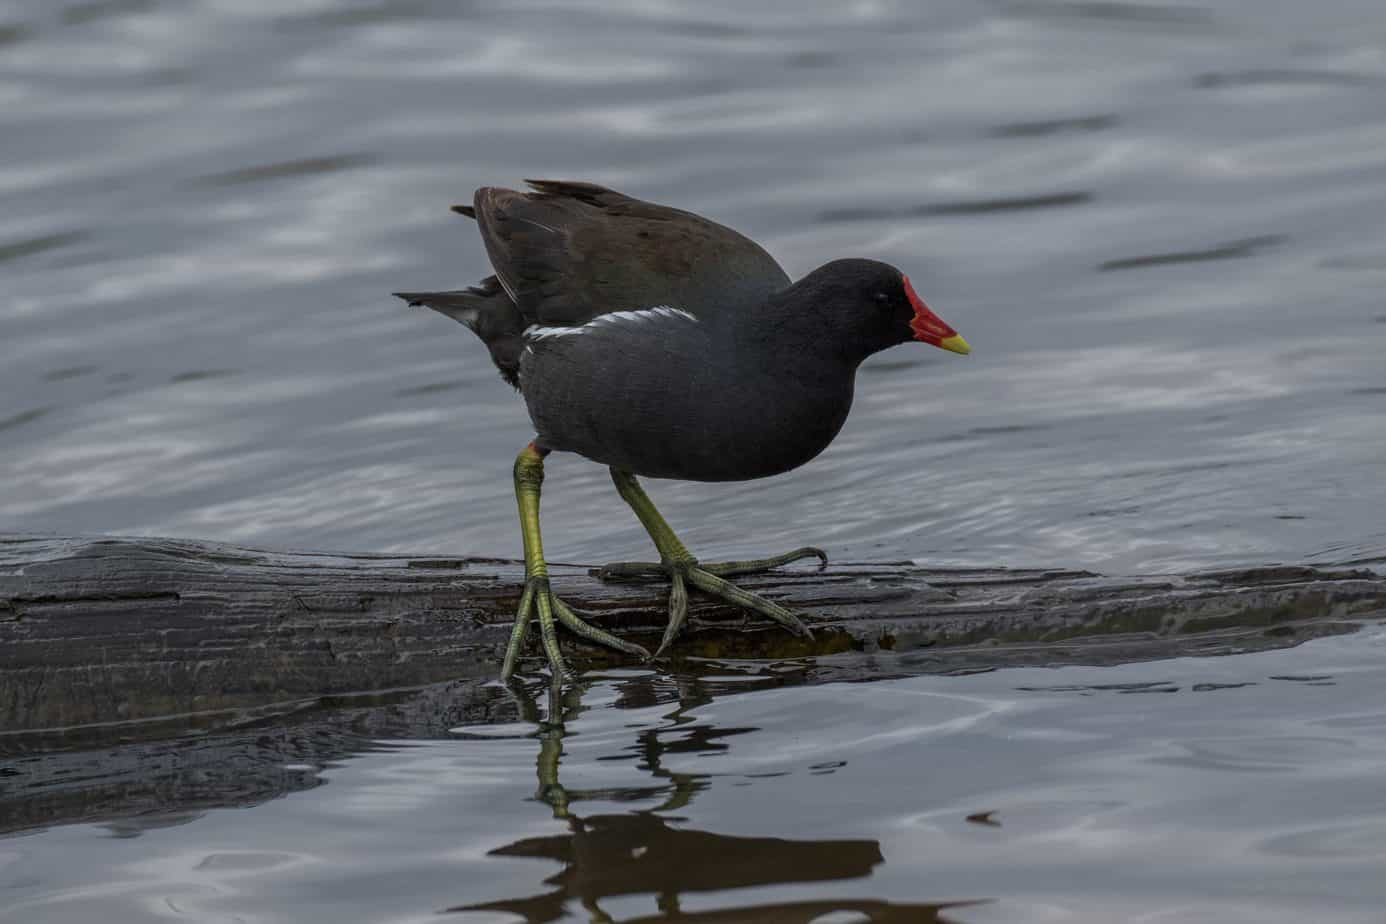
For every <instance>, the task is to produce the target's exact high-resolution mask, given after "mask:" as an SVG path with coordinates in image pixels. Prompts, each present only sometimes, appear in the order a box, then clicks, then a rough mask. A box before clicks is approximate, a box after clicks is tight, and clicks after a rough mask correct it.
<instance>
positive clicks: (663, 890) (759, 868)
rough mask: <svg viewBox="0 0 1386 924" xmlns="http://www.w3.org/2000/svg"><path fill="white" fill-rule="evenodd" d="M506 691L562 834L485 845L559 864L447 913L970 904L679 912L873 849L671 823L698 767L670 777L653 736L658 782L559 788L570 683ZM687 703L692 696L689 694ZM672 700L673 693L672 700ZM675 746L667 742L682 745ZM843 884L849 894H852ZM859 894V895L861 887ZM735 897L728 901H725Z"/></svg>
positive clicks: (645, 918) (932, 916)
mask: <svg viewBox="0 0 1386 924" xmlns="http://www.w3.org/2000/svg"><path fill="white" fill-rule="evenodd" d="M510 689H511V693H512V695H513V696H514V697H515V699H516V702H517V705H518V707H519V712H520V716H521V717H522V718H523V719H524V720H525V721H528V722H531V723H533V724H534V725H535V727H536V728H537V733H536V735H535V737H536V738H537V739H538V741H539V755H538V760H537V763H536V766H537V773H538V777H539V786H538V790H537V792H536V798H537V799H538V800H539V801H541V802H543V803H545V804H546V805H548V806H549V808H550V809H551V810H552V812H553V817H554V818H556V819H560V820H562V821H564V822H565V823H566V828H567V830H566V831H563V832H561V833H556V834H551V835H545V836H542V837H530V838H524V839H522V840H518V841H515V842H514V843H511V844H506V845H504V846H501V847H497V848H495V849H494V850H491V851H490V855H491V856H497V857H529V858H533V859H543V860H549V861H553V862H556V863H560V864H562V867H563V868H562V870H561V871H559V872H558V873H557V874H555V875H553V876H550V877H549V878H547V879H545V880H544V881H543V885H544V886H546V887H548V888H546V889H545V890H543V891H541V892H539V893H538V894H535V895H531V896H528V897H525V898H515V899H505V900H502V901H494V902H487V903H485V904H475V905H461V906H456V907H453V908H448V909H446V910H447V911H448V912H463V911H501V912H507V913H509V914H513V915H518V916H519V917H520V918H522V919H523V920H524V921H525V922H526V924H546V922H550V921H558V920H561V919H564V918H570V915H571V913H572V910H574V909H572V908H571V903H576V904H577V905H578V906H579V907H581V908H583V909H584V910H585V911H586V914H587V920H588V921H590V922H592V924H616V919H615V918H613V917H611V916H610V915H609V914H608V913H607V912H605V911H603V910H602V908H601V905H600V903H601V902H602V901H603V900H605V899H610V898H615V897H620V896H638V895H648V896H650V898H651V899H652V902H651V904H652V905H653V907H652V908H651V909H650V910H651V911H653V912H655V913H654V914H641V915H640V916H638V917H634V918H625V919H623V921H622V924H653V922H656V921H668V922H685V924H734V922H735V924H742V922H757V924H809V922H811V921H814V920H815V919H817V918H821V917H823V916H824V915H828V914H830V913H832V912H855V913H856V918H855V920H858V921H862V922H868V921H869V922H872V924H906V922H908V924H928V922H939V924H947V922H948V921H949V920H950V919H949V918H948V917H947V916H946V915H945V914H944V912H945V911H946V909H948V908H957V907H962V906H966V905H973V904H977V902H948V903H938V904H900V903H892V902H888V901H882V900H875V899H869V898H862V899H842V900H806V901H801V902H788V903H783V902H782V903H776V904H758V905H756V904H753V905H746V904H737V905H736V906H735V907H728V908H723V909H716V910H710V911H697V912H684V911H682V910H681V909H680V903H679V899H680V896H681V895H684V894H686V893H689V892H702V893H707V892H720V891H724V890H731V889H748V888H755V887H766V886H782V885H785V884H792V883H822V882H829V881H840V880H851V879H863V878H865V877H867V876H869V875H870V874H871V871H872V869H873V868H874V867H876V866H877V865H879V864H881V863H884V862H885V858H884V857H883V856H882V855H881V848H880V844H879V842H877V841H873V840H786V839H782V838H776V837H733V836H730V835H724V834H714V833H712V832H710V831H698V830H690V829H689V828H686V827H682V826H679V827H675V825H681V824H682V823H683V822H685V821H687V819H685V818H679V817H672V816H663V815H661V814H659V813H661V812H667V811H674V810H678V809H679V808H682V807H686V806H687V805H689V803H690V802H691V801H692V799H693V798H694V796H695V795H696V794H697V793H699V792H701V791H703V790H704V789H705V788H706V787H707V785H708V783H707V781H708V776H707V775H705V774H678V773H671V772H669V771H668V770H666V769H665V768H664V767H663V766H662V762H661V760H660V757H661V755H662V753H663V752H664V751H665V750H666V749H669V746H668V744H667V743H666V742H664V741H662V740H661V738H660V736H659V735H658V734H657V732H656V731H653V730H647V731H646V732H642V733H641V738H640V740H639V741H638V743H637V747H636V748H635V749H634V750H635V751H636V752H637V753H638V754H639V755H640V758H641V761H640V764H641V767H642V769H645V770H647V771H648V772H650V773H651V775H652V776H654V777H655V778H656V780H658V781H659V783H658V784H656V785H652V786H649V787H635V788H624V789H615V790H573V791H569V790H568V789H567V788H566V787H564V786H563V784H562V783H561V782H560V781H559V768H560V764H561V762H562V758H563V741H564V736H565V735H566V734H567V732H566V726H565V723H566V722H568V721H571V720H572V719H574V718H576V716H577V715H578V714H580V713H581V712H582V703H581V690H580V689H579V688H578V687H577V686H576V685H571V686H568V687H567V688H566V689H564V688H563V686H562V684H561V683H560V682H559V681H558V680H557V679H556V680H555V681H554V682H553V683H552V684H551V685H548V687H547V689H546V690H543V691H538V692H539V694H540V695H541V696H545V697H546V700H547V702H546V708H545V709H544V710H542V712H541V710H540V709H539V706H538V701H537V699H536V697H535V696H534V695H533V693H531V692H530V690H529V689H527V688H526V687H524V686H521V685H520V684H519V683H518V682H512V684H511V687H510ZM690 698H691V699H693V700H694V701H695V702H696V703H697V704H699V705H700V704H701V703H702V702H706V699H705V698H702V697H697V696H694V697H690ZM681 699H682V697H681ZM688 708H692V704H690V703H688V702H683V703H681V705H680V707H679V710H678V711H676V712H675V713H674V716H673V718H674V721H675V725H674V728H675V729H677V730H678V732H679V734H680V736H681V737H682V738H684V739H686V737H687V735H688V733H689V732H690V731H692V726H691V725H690V723H689V721H688V720H687V719H686V718H683V719H682V720H681V717H680V713H681V712H682V711H683V710H684V709H688ZM720 734H727V733H718V732H717V731H716V730H715V729H703V734H702V735H701V739H702V740H704V741H707V740H712V739H715V738H717V737H719V735H720ZM684 749H686V748H679V750H684ZM661 797H662V801H661V802H660V803H659V804H658V805H656V806H655V807H653V808H643V809H639V810H635V811H631V812H628V813H624V814H606V815H587V816H579V815H577V814H575V813H574V811H573V806H574V805H575V804H576V803H579V802H582V801H595V800H600V801H603V802H608V803H610V802H635V801H639V802H648V801H652V800H654V799H660V798H661ZM853 891H856V890H855V889H854V890H853ZM861 891H868V894H869V890H867V889H862V890H861ZM737 900H738V901H739V902H740V901H745V898H744V897H742V896H740V895H739V896H738V899H737Z"/></svg>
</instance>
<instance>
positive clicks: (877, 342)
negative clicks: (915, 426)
mask: <svg viewBox="0 0 1386 924" xmlns="http://www.w3.org/2000/svg"><path fill="white" fill-rule="evenodd" d="M794 290H801V292H800V294H799V295H798V299H802V300H803V302H804V303H807V304H812V305H813V306H814V308H815V309H816V310H815V312H814V313H815V315H816V317H817V319H818V321H819V323H820V324H821V325H822V328H823V329H822V330H821V334H822V335H824V336H825V337H828V338H833V339H835V340H836V341H837V342H838V344H839V345H840V346H841V347H843V348H845V349H846V351H847V352H848V353H849V354H859V355H855V356H854V357H853V358H855V359H856V360H857V361H858V362H860V361H861V360H862V359H865V358H866V357H867V356H870V355H871V354H872V353H876V352H878V351H880V350H884V349H886V348H887V347H892V346H895V345H897V344H901V343H909V342H910V341H918V342H920V343H927V344H930V345H932V346H936V347H940V348H941V349H945V350H950V351H952V352H954V353H963V354H966V353H970V352H972V348H971V347H970V346H968V344H967V341H966V340H964V339H963V338H962V337H961V336H960V335H959V334H958V332H957V331H955V330H953V328H951V327H949V326H948V324H947V322H945V321H944V320H943V319H942V318H940V317H939V316H938V315H936V314H934V313H933V311H931V310H930V309H929V306H928V305H926V304H924V300H923V299H922V298H920V297H919V294H918V293H917V292H915V291H914V286H913V285H911V284H910V280H909V277H908V276H906V275H905V274H904V273H902V272H900V270H898V269H896V268H895V267H893V266H891V265H890V264H889V263H880V262H878V261H876V260H834V261H832V262H831V263H826V264H824V265H823V266H820V267H819V268H818V269H816V270H814V271H813V272H812V273H809V274H808V275H807V276H805V277H804V278H803V279H802V280H800V281H799V282H798V283H796V284H795V285H794V286H792V287H791V288H790V290H789V291H790V292H793V291H794Z"/></svg>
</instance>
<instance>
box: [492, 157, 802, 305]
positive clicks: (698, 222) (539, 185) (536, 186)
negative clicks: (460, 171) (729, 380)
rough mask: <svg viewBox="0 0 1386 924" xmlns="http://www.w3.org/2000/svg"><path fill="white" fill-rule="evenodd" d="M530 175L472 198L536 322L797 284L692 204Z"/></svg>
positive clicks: (502, 267)
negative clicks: (520, 187)
mask: <svg viewBox="0 0 1386 924" xmlns="http://www.w3.org/2000/svg"><path fill="white" fill-rule="evenodd" d="M526 182H527V183H528V184H529V185H530V186H531V187H532V189H533V191H532V192H518V191H516V190H513V189H500V188H495V187H482V188H481V189H478V190H477V191H476V196H475V198H474V200H473V208H474V210H475V217H476V220H477V223H478V224H479V226H480V228H481V238H482V240H483V241H484V242H485V244H486V253H487V255H488V256H489V257H490V259H491V265H492V266H493V267H494V268H495V271H496V276H497V277H498V278H499V279H500V283H501V285H502V286H503V287H504V288H505V291H506V292H507V293H508V294H509V295H510V297H511V299H513V300H514V302H515V304H516V306H517V307H518V308H519V309H520V312H521V314H522V315H524V317H525V319H526V320H527V321H529V322H530V323H542V324H554V325H572V324H583V323H585V322H587V321H589V320H591V319H592V318H594V317H596V316H597V315H600V314H606V313H608V312H612V311H638V310H640V309H642V308H650V307H653V306H656V305H668V306H670V307H675V308H682V309H683V310H685V311H688V312H691V313H692V314H694V315H698V316H700V317H708V316H710V315H711V314H713V313H715V312H717V311H725V310H737V309H740V308H744V307H748V306H750V305H754V304H757V303H759V302H760V301H762V300H763V299H764V298H765V297H766V296H768V295H769V294H770V293H772V292H776V291H778V290H780V289H783V288H784V287H785V286H787V285H789V277H788V276H786V275H785V272H784V270H782V269H781V268H780V266H779V264H778V263H776V262H775V260H774V258H773V257H771V256H770V255H769V254H768V253H766V252H765V250H764V249H763V248H762V247H761V246H760V245H759V244H757V243H756V242H755V241H752V240H751V239H750V238H748V237H745V236H744V235H741V234H738V233H737V232H735V231H733V230H732V229H730V228H727V227H725V226H723V225H719V224H717V223H716V222H712V221H709V220H707V219H706V218H703V217H701V216H699V215H694V214H693V213H692V212H685V211H681V210H679V209H673V208H669V207H667V206H663V205H656V204H654V203H652V202H644V201H641V200H640V199H633V198H631V197H630V196H625V195H622V194H621V193H618V192H615V191H614V190H610V189H607V188H605V187H603V186H597V185H595V184H592V183H574V182H563V181H556V180H526Z"/></svg>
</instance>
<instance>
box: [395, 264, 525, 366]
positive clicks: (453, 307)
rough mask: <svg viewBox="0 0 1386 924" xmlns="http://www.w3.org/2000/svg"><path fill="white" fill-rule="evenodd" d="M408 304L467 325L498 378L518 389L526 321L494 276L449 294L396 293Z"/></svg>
mask: <svg viewBox="0 0 1386 924" xmlns="http://www.w3.org/2000/svg"><path fill="white" fill-rule="evenodd" d="M395 295H396V297H398V298H402V299H404V300H405V301H406V302H408V303H409V304H410V305H425V306H427V307H429V308H432V309H433V310H434V311H437V312H438V313H439V314H445V315H447V316H448V317H450V318H452V319H453V320H455V321H457V322H459V323H461V324H464V325H466V326H467V327H468V328H469V329H470V330H471V331H472V333H474V334H476V335H477V336H478V337H480V338H481V342H482V343H485V344H486V348H487V349H489V350H490V351H491V360H492V361H493V362H494V363H495V364H496V368H497V369H499V370H500V374H501V377H502V378H504V379H505V380H506V381H507V382H509V383H510V384H511V385H514V386H515V387H516V388H519V387H520V386H519V373H520V352H521V351H522V350H523V349H524V329H525V327H526V322H525V319H524V317H523V316H522V315H521V314H520V311H519V309H518V308H516V307H515V303H514V302H512V301H511V300H510V296H508V295H506V294H505V290H504V289H502V288H501V284H500V281H499V280H498V279H496V277H495V276H488V277H486V278H485V279H483V280H482V281H481V282H480V283H479V284H477V285H474V286H472V287H471V288H470V289H457V290H455V291H451V292H396V293H395Z"/></svg>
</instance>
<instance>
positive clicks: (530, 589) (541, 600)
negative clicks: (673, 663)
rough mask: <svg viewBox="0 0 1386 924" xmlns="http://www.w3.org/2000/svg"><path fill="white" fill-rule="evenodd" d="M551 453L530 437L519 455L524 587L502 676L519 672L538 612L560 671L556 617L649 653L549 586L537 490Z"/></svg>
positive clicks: (628, 649)
mask: <svg viewBox="0 0 1386 924" xmlns="http://www.w3.org/2000/svg"><path fill="white" fill-rule="evenodd" d="M547 454H548V453H546V452H545V451H544V450H541V449H540V448H539V447H537V446H535V445H534V444H533V443H530V444H529V445H528V446H526V447H525V448H524V449H522V450H520V454H519V455H518V456H516V457H515V500H516V502H517V503H518V504H519V507H520V534H521V535H522V536H523V537H524V545H525V589H524V592H523V593H522V594H520V605H519V606H518V607H517V608H516V612H515V628H514V629H513V630H512V631H511V633H510V644H509V645H508V646H507V647H506V649H505V661H504V663H503V664H502V665H501V678H502V679H505V678H508V677H510V676H511V675H512V674H514V673H515V665H516V663H517V662H518V661H519V658H520V651H521V649H523V648H524V644H525V637H526V635H528V634H529V623H530V619H531V617H534V616H537V617H538V618H539V637H540V641H541V642H542V643H543V646H544V654H545V655H546V656H547V657H548V660H549V666H550V667H551V668H552V669H553V673H554V676H556V677H557V676H566V675H568V674H569V671H568V665H567V664H565V663H564V662H563V653H562V651H560V650H559V647H558V630H557V628H556V625H555V624H556V623H562V625H563V626H564V627H565V628H567V629H568V630H569V631H571V632H574V633H576V634H578V635H580V636H582V637H583V638H585V639H587V640H588V641H591V642H596V643H597V644H598V645H605V646H607V647H608V648H615V649H616V650H617V651H624V652H625V653H627V654H632V655H635V656H637V657H640V658H649V656H650V653H649V652H648V651H646V650H645V649H644V648H642V647H641V646H639V645H636V644H634V643H633V642H627V641H625V640H623V639H619V638H617V637H616V636H614V635H612V634H611V633H610V632H603V631H602V630H601V629H598V628H597V627H596V626H592V625H588V624H587V623H586V622H583V621H582V619H581V618H580V617H579V616H578V615H577V613H575V612H573V610H572V608H571V607H569V606H568V604H566V603H564V602H563V601H562V600H561V599H559V598H558V596H557V595H556V594H554V593H553V592H552V591H551V590H550V589H549V566H548V563H547V562H546V561H545V560H544V543H543V540H542V539H541V538H540V535H539V491H540V488H541V487H542V486H543V484H544V456H545V455H547Z"/></svg>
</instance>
